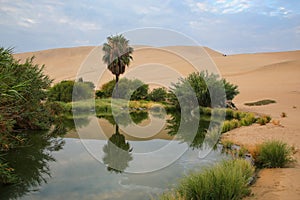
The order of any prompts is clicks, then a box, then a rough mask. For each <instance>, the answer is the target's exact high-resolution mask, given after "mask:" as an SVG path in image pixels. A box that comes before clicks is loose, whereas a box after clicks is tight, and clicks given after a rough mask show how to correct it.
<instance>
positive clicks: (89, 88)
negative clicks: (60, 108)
mask: <svg viewBox="0 0 300 200" xmlns="http://www.w3.org/2000/svg"><path fill="white" fill-rule="evenodd" d="M93 89H94V84H93V83H91V82H75V81H70V80H65V81H61V82H60V83H57V84H55V85H54V86H53V87H52V88H50V90H49V92H48V98H49V100H50V101H62V102H66V103H67V102H71V101H72V100H74V101H79V100H84V99H87V98H91V97H92V96H93Z"/></svg>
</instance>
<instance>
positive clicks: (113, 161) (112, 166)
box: [103, 125, 132, 173]
mask: <svg viewBox="0 0 300 200" xmlns="http://www.w3.org/2000/svg"><path fill="white" fill-rule="evenodd" d="M103 151H104V153H105V156H104V157H103V162H104V164H106V165H107V170H108V171H114V172H116V173H122V172H123V171H124V170H125V169H126V168H127V167H128V162H129V161H131V160H132V155H131V152H132V148H130V144H129V143H128V142H126V140H125V136H124V135H122V134H120V132H119V126H118V125H116V133H115V134H113V135H112V136H111V137H110V138H109V140H108V142H107V144H106V145H105V146H104V147H103Z"/></svg>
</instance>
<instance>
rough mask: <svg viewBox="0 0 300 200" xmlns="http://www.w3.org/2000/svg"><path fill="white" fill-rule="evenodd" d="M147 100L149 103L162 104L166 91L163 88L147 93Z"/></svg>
mask: <svg viewBox="0 0 300 200" xmlns="http://www.w3.org/2000/svg"><path fill="white" fill-rule="evenodd" d="M148 98H149V100H151V101H156V102H163V101H165V100H166V98H167V91H166V89H165V88H155V89H153V90H152V91H151V92H150V93H149V95H148Z"/></svg>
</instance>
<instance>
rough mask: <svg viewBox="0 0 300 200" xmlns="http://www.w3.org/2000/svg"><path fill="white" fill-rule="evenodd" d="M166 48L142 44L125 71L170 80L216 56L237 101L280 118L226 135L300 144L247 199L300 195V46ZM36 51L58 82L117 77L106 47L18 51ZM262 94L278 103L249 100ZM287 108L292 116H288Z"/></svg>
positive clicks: (248, 142)
mask: <svg viewBox="0 0 300 200" xmlns="http://www.w3.org/2000/svg"><path fill="white" fill-rule="evenodd" d="M163 49H164V50H159V49H153V48H150V47H139V48H138V50H137V51H135V52H134V54H133V57H134V61H133V62H132V65H131V66H130V67H129V68H128V69H127V72H126V74H125V75H124V76H126V75H127V76H128V77H135V78H139V79H142V80H143V81H145V82H152V83H154V84H155V83H156V84H165V85H168V82H170V81H173V80H176V79H175V78H178V77H177V75H178V74H181V75H182V76H185V75H187V74H189V73H190V72H192V71H195V70H196V69H195V68H194V66H193V65H195V64H196V65H199V66H200V68H201V67H202V68H201V69H206V67H208V68H211V67H213V65H212V63H213V62H214V63H215V64H216V66H217V71H219V72H220V74H221V75H222V77H224V78H226V79H227V80H229V81H230V82H232V83H234V84H237V85H238V86H239V90H240V94H239V95H238V96H237V97H236V98H235V99H234V102H235V103H236V105H237V107H238V108H239V109H240V110H245V111H250V112H255V113H257V114H269V115H271V116H272V118H273V120H274V121H275V122H276V123H274V124H273V123H270V124H268V125H266V126H260V125H257V124H255V125H252V126H249V127H241V128H238V129H235V130H233V131H230V132H228V133H226V134H225V135H224V136H223V138H224V139H229V140H232V141H234V142H235V143H237V144H240V145H244V146H246V147H247V148H249V149H254V148H255V146H256V145H257V144H260V143H262V142H264V141H267V140H270V139H278V140H282V141H284V142H287V143H288V144H289V145H293V146H294V147H295V149H296V150H297V152H296V154H295V155H294V156H295V158H296V159H297V161H298V162H297V163H296V164H295V165H294V166H291V167H289V168H284V169H264V170H261V171H260V172H259V178H258V180H257V181H256V183H255V184H254V185H253V186H252V192H253V194H252V196H251V197H248V198H247V199H273V200H277V199H295V200H296V199H300V151H299V149H300V143H299V142H300V125H299V118H300V51H290V52H276V53H257V54H239V55H227V56H223V55H222V53H219V52H216V51H213V50H211V49H209V48H205V51H203V50H200V51H199V48H196V47H184V46H180V47H164V48H163ZM205 52H207V53H208V54H209V55H210V57H208V56H207V55H206V53H205ZM32 55H35V57H36V59H35V62H36V63H39V64H45V73H46V74H48V75H49V76H50V77H51V78H52V79H54V83H56V82H59V81H61V80H64V79H75V77H77V78H78V77H84V80H95V81H96V83H97V85H98V86H100V85H101V84H102V83H104V82H106V81H108V80H111V79H112V78H113V76H112V75H111V74H110V73H109V72H107V71H105V65H104V64H103V63H102V61H101V58H102V55H101V48H100V47H97V48H95V47H76V48H62V49H51V50H45V51H38V52H30V53H22V54H16V55H15V57H16V58H18V59H21V60H23V59H25V58H27V57H30V56H32ZM88 55H89V56H88ZM86 58H88V59H86ZM190 61H192V63H191V62H190ZM141 65H143V66H144V67H145V68H146V67H147V69H149V71H145V70H138V68H137V66H141ZM161 66H164V67H165V66H167V67H165V68H160V67H161ZM80 67H81V68H80ZM170 68H172V69H173V70H171V71H172V73H173V72H176V73H177V74H176V73H175V74H172V73H171V72H170V70H169V69H170ZM99 69H101V70H100V71H99ZM102 69H103V70H102ZM97 70H98V71H97ZM164 70H165V71H164ZM168 70H169V71H168ZM213 70H215V69H213ZM78 71H79V72H80V74H79V75H77V73H78ZM99 74H100V75H101V78H99ZM162 80H167V81H166V82H163V81H162ZM262 99H272V100H275V101H276V102H277V103H275V104H270V105H265V106H253V107H249V106H245V105H244V103H246V102H253V101H257V100H262ZM282 112H285V113H286V115H287V117H285V118H282V117H281V113H282Z"/></svg>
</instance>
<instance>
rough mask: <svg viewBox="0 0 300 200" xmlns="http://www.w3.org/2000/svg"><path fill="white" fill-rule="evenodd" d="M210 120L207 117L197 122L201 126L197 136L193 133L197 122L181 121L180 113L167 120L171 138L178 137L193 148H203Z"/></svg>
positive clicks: (202, 117) (173, 114)
mask: <svg viewBox="0 0 300 200" xmlns="http://www.w3.org/2000/svg"><path fill="white" fill-rule="evenodd" d="M207 119H208V120H207ZM209 119H210V118H207V116H201V118H200V120H197V121H198V123H199V124H198V130H197V133H196V134H195V133H193V131H191V130H192V129H193V127H195V120H190V119H184V118H183V119H181V116H180V113H172V114H171V119H169V120H167V123H168V126H167V129H168V134H169V135H171V136H175V135H176V137H178V138H179V139H180V140H183V141H184V142H186V143H188V144H189V146H190V147H192V148H201V147H202V144H203V141H204V139H205V136H206V133H207V131H206V130H207V129H208V127H209V123H210V121H209ZM181 120H183V121H181ZM180 126H184V127H180ZM179 128H180V131H179Z"/></svg>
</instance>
